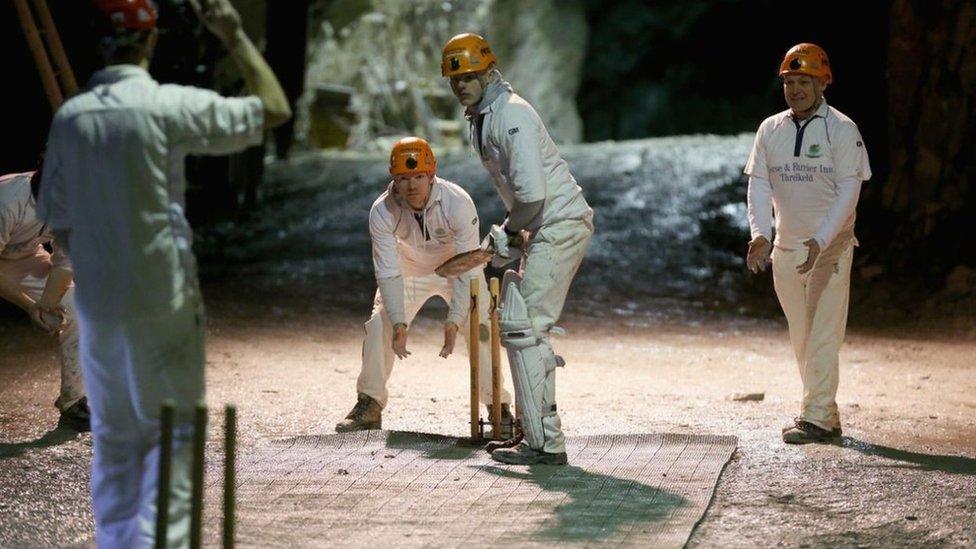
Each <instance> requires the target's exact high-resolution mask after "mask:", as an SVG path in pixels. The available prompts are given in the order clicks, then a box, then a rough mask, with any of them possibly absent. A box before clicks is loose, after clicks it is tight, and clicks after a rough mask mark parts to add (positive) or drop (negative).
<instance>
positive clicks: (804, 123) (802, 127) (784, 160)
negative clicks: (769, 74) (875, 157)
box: [745, 101, 871, 249]
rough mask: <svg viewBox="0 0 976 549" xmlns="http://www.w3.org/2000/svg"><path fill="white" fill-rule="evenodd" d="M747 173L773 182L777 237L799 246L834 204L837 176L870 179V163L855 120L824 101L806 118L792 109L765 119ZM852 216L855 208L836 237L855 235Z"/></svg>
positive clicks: (785, 245)
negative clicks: (799, 116) (798, 116)
mask: <svg viewBox="0 0 976 549" xmlns="http://www.w3.org/2000/svg"><path fill="white" fill-rule="evenodd" d="M745 173H746V174H747V175H750V176H753V177H757V178H760V179H765V180H767V181H769V182H770V185H771V186H772V195H773V196H772V198H773V210H774V212H775V216H776V240H775V242H774V243H775V244H776V245H777V246H778V247H780V248H784V249H800V248H802V247H803V242H804V241H806V240H808V239H810V238H812V237H813V236H814V233H816V232H817V229H818V228H819V227H820V224H821V222H822V221H823V219H824V217H825V215H826V214H827V211H828V210H829V209H830V207H831V205H833V203H834V201H835V199H836V197H837V190H836V181H838V180H842V179H848V178H856V179H858V180H860V181H867V180H868V179H870V178H871V166H870V164H869V162H868V153H867V149H866V148H865V146H864V141H863V139H862V138H861V132H860V131H858V129H857V125H856V124H854V122H853V121H852V120H851V119H850V118H848V117H847V116H845V115H844V114H843V113H841V112H840V111H838V110H837V109H835V108H833V107H830V106H828V105H827V102H826V101H824V102H823V103H822V104H821V105H820V108H818V109H817V112H816V113H815V114H814V115H813V116H812V117H810V118H808V119H807V120H795V119H794V118H793V117H792V116H791V111H790V110H785V111H783V112H781V113H779V114H775V115H773V116H770V117H769V118H767V119H766V120H763V122H762V124H760V125H759V131H758V132H757V133H756V140H755V142H754V143H753V146H752V152H751V153H750V154H749V161H748V162H747V163H746V168H745ZM854 218H855V214H854V213H853V212H852V213H851V215H850V217H849V218H848V219H847V220H845V221H844V222H843V224H842V226H841V228H840V231H839V232H838V233H837V236H836V237H835V239H834V241H845V240H850V239H852V238H854Z"/></svg>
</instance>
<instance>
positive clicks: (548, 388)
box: [441, 34, 593, 464]
mask: <svg viewBox="0 0 976 549" xmlns="http://www.w3.org/2000/svg"><path fill="white" fill-rule="evenodd" d="M495 61H496V60H495V55H494V53H492V51H491V47H490V46H489V45H488V43H487V42H486V41H485V39H484V38H482V37H480V36H478V35H476V34H460V35H458V36H455V37H454V38H451V39H450V40H449V41H448V42H447V44H445V46H444V50H443V58H442V65H441V74H442V75H443V76H445V77H447V78H449V79H450V83H451V90H452V91H453V93H454V95H455V97H457V99H458V101H459V102H460V103H461V105H462V106H464V107H465V114H466V115H467V116H468V119H469V121H470V128H471V145H472V146H473V147H474V149H475V151H476V152H477V153H478V155H479V157H480V158H481V161H482V163H483V164H484V166H485V168H487V169H488V172H489V173H490V174H491V177H492V180H493V181H494V184H495V188H496V189H497V190H498V194H499V195H500V197H501V199H502V202H504V204H505V209H506V210H507V211H508V212H509V214H508V217H507V218H506V219H505V221H504V222H503V223H502V224H500V225H495V226H493V227H492V230H491V237H492V242H493V243H494V244H493V245H494V252H495V258H494V259H493V260H492V261H493V263H494V264H495V265H496V266H502V265H505V264H508V263H511V262H512V261H513V260H515V259H518V258H519V256H520V254H519V253H518V248H519V247H521V248H523V251H524V254H525V261H524V264H523V268H522V271H521V273H520V274H519V273H516V272H514V271H508V273H507V274H506V275H505V277H504V280H503V281H502V305H501V311H500V314H499V317H500V318H499V324H500V328H501V340H502V345H503V346H505V348H506V350H507V351H508V361H509V364H510V366H511V368H512V379H513V382H514V384H515V400H516V402H517V403H518V405H519V409H520V410H521V425H522V432H523V435H524V437H525V438H524V441H523V442H522V443H521V444H520V445H518V446H516V447H514V448H499V449H495V450H494V451H492V454H491V455H492V458H493V459H495V460H496V461H500V462H503V463H514V464H533V463H548V464H564V463H566V445H565V440H564V437H563V432H562V427H561V423H560V420H559V414H558V412H557V409H556V396H555V395H556V386H555V383H556V368H557V367H559V366H562V365H563V361H562V359H561V358H560V357H558V356H556V355H555V353H554V352H553V349H552V346H551V345H550V343H549V331H550V329H551V328H552V327H553V325H554V324H555V323H556V321H557V320H558V319H559V315H560V313H561V312H562V309H563V304H564V303H565V302H566V294H567V293H568V292H569V286H570V283H571V282H572V281H573V277H574V276H575V275H576V270H577V269H578V268H579V265H580V262H581V261H582V260H583V256H584V255H585V253H586V248H587V245H588V244H589V242H590V237H591V236H592V235H593V210H591V209H590V207H589V205H588V204H587V202H586V199H585V198H584V197H583V191H582V189H580V186H579V185H577V183H576V179H575V178H573V175H572V174H571V173H570V171H569V166H568V165H567V164H566V162H565V161H564V160H563V159H562V158H561V157H560V156H559V151H558V150H557V149H556V145H555V143H553V141H552V138H551V137H550V136H549V132H548V130H546V127H545V125H544V124H543V123H542V120H541V119H540V118H539V115H538V114H537V113H536V111H535V109H533V108H532V106H531V105H529V104H528V103H527V102H526V101H525V100H524V99H522V98H521V97H519V96H518V95H517V94H515V92H514V91H513V90H512V87H511V86H510V85H509V84H508V83H507V82H505V80H503V79H502V76H501V74H500V73H499V72H498V70H497V69H496V68H495ZM529 234H531V238H526V236H527V235H529Z"/></svg>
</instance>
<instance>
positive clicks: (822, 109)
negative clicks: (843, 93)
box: [786, 97, 827, 122]
mask: <svg viewBox="0 0 976 549" xmlns="http://www.w3.org/2000/svg"><path fill="white" fill-rule="evenodd" d="M786 116H787V118H789V119H790V120H795V119H794V118H793V111H792V110H791V109H787V110H786ZM818 116H819V117H820V118H827V98H826V97H824V100H823V101H821V102H820V106H819V107H817V110H816V112H814V113H813V116H811V117H810V118H807V120H813V119H814V118H816V117H818ZM801 122H805V121H803V120H801Z"/></svg>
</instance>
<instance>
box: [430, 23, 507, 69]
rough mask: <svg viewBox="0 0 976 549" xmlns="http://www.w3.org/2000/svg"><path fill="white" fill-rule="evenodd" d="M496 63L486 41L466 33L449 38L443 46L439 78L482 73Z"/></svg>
mask: <svg viewBox="0 0 976 549" xmlns="http://www.w3.org/2000/svg"><path fill="white" fill-rule="evenodd" d="M497 61H498V59H497V58H496V57H495V53H494V52H492V51H491V46H489V45H488V41H487V40H485V39H484V38H482V37H481V36H479V35H477V34H474V33H473V32H466V33H464V34H459V35H457V36H455V37H454V38H451V39H450V40H448V41H447V43H446V44H444V50H443V53H442V55H441V76H456V75H458V74H465V73H468V72H483V71H486V70H488V67H489V66H491V64H492V63H496V62H497Z"/></svg>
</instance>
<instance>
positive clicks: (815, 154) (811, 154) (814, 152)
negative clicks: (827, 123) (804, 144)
mask: <svg viewBox="0 0 976 549" xmlns="http://www.w3.org/2000/svg"><path fill="white" fill-rule="evenodd" d="M822 154H823V152H821V150H820V145H818V144H816V143H814V144H813V145H810V148H809V149H807V158H820V155H822Z"/></svg>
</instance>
